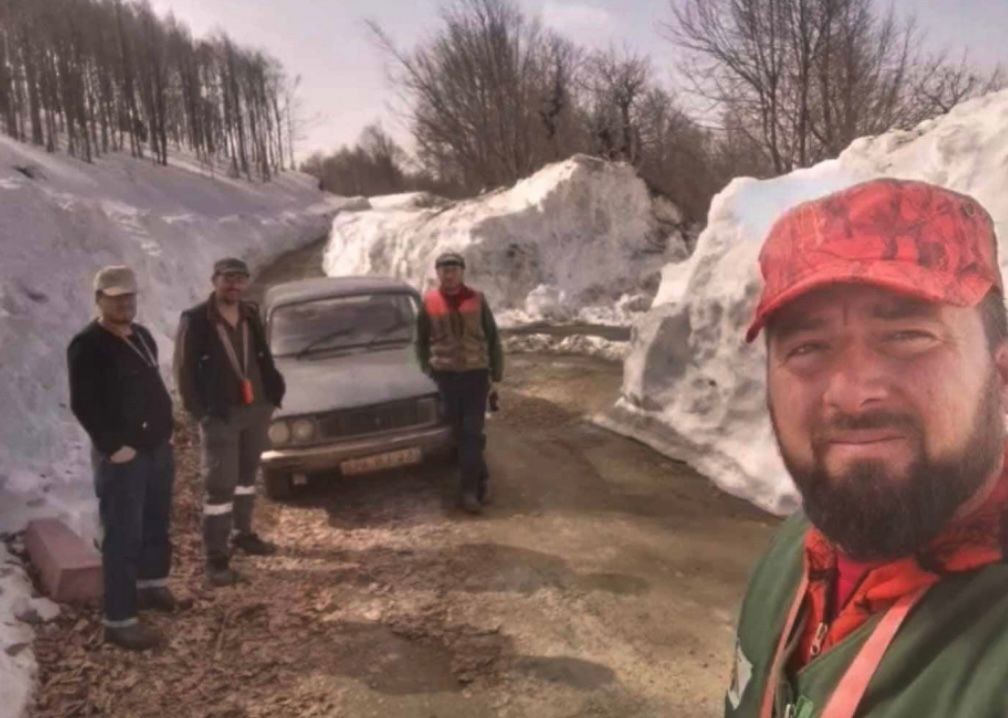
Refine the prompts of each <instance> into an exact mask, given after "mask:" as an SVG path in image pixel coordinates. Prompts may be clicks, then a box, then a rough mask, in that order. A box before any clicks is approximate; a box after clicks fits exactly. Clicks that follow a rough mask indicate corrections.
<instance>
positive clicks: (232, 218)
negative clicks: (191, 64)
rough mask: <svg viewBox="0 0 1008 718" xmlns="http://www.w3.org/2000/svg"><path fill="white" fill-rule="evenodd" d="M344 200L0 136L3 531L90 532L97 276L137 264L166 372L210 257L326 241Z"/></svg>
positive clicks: (2, 667) (5, 575) (16, 574)
mask: <svg viewBox="0 0 1008 718" xmlns="http://www.w3.org/2000/svg"><path fill="white" fill-rule="evenodd" d="M336 206H337V205H336V203H335V202H333V201H330V200H326V199H325V197H324V195H323V194H322V193H321V192H319V191H318V190H317V189H316V188H315V180H314V179H312V178H309V177H306V176H304V175H300V174H286V175H283V176H282V177H280V178H279V179H277V180H276V181H274V182H272V183H269V184H265V185H264V184H251V183H246V182H242V181H236V180H229V179H227V178H223V177H215V178H214V177H208V176H203V175H201V174H200V173H199V172H198V171H196V169H195V168H194V167H187V166H184V164H183V163H179V164H177V165H175V166H170V167H155V166H153V165H152V164H151V163H150V162H149V161H146V162H145V161H136V160H133V159H130V158H128V157H122V156H108V157H104V158H102V159H101V160H99V161H97V162H96V163H95V164H94V165H87V164H84V163H82V162H79V161H77V160H75V159H72V158H70V157H67V156H65V155H47V154H46V153H45V152H41V151H39V150H37V149H35V148H31V147H28V146H25V145H20V144H17V143H15V142H13V141H11V140H10V139H8V138H0V406H2V407H3V409H4V417H3V420H2V421H0V535H4V534H8V535H9V534H12V533H14V532H16V531H18V530H20V529H22V528H23V527H24V524H25V522H26V521H27V520H28V519H30V518H32V517H36V516H56V517H59V518H62V519H63V520H64V521H65V522H66V523H67V524H68V525H69V526H70V527H71V528H73V529H74V530H76V531H77V532H78V533H80V534H82V535H83V536H85V537H92V536H93V535H94V534H95V529H96V513H97V505H96V501H95V499H94V495H93V489H92V485H91V473H90V458H89V445H88V442H87V439H86V436H85V434H84V433H83V432H82V430H81V429H80V428H79V427H78V426H77V424H76V423H75V421H74V419H73V417H72V415H71V414H70V411H69V409H68V408H67V406H68V396H67V378H66V365H65V361H66V360H65V351H66V346H67V343H68V342H69V340H70V338H71V337H72V336H73V334H74V333H76V332H77V331H78V330H79V329H80V328H82V327H83V326H84V325H85V324H86V323H87V322H88V321H89V320H90V319H91V317H92V312H93V307H94V304H93V300H92V296H93V295H92V290H91V279H92V277H93V275H94V272H95V270H97V269H98V268H99V267H100V266H102V265H105V264H112V263H125V264H128V265H130V266H132V267H133V268H134V269H135V270H136V271H137V273H138V276H139V280H140V286H141V297H140V312H139V320H140V321H141V322H143V323H145V324H147V326H149V327H150V328H151V330H152V331H153V333H154V336H155V338H156V340H157V342H158V345H159V349H160V354H161V361H162V364H163V366H164V367H165V368H166V369H167V367H168V364H169V362H170V358H171V354H172V342H171V337H172V336H173V335H174V330H175V326H176V323H177V321H178V316H179V312H180V311H181V310H182V309H184V308H186V307H187V306H189V305H191V304H192V303H194V302H196V301H197V300H199V299H200V298H201V297H203V296H205V295H206V294H208V293H209V276H210V268H211V265H212V263H213V261H214V260H215V259H218V258H220V257H222V256H227V255H236V256H240V257H243V258H245V259H247V260H248V261H249V262H250V263H251V264H252V265H253V266H255V265H257V264H261V263H262V262H264V261H266V260H268V259H270V258H272V257H274V256H275V255H277V254H279V253H281V252H283V251H286V250H290V249H293V248H295V247H298V246H300V245H302V244H305V243H308V242H310V241H312V240H315V239H318V238H319V237H322V236H325V234H326V232H327V231H328V228H329V225H330V222H331V217H332V214H333V212H334V210H335V208H336ZM166 377H167V372H166ZM5 560H6V554H5V553H4V552H3V551H2V550H0V562H3V561H5ZM8 568H9V567H7V566H4V565H3V564H2V563H0V694H3V696H4V709H5V710H7V711H11V712H10V713H5V715H7V714H10V715H17V714H18V713H19V710H18V709H17V700H18V699H19V697H20V695H21V693H20V692H18V693H9V692H8V691H14V690H15V686H12V685H11V684H10V680H11V676H13V675H20V676H22V677H23V678H24V680H27V674H26V673H25V671H26V670H28V667H29V666H30V665H31V664H32V661H31V652H30V651H27V652H23V653H18V654H17V655H13V654H8V653H7V652H5V649H8V648H10V644H12V643H19V642H21V641H22V640H23V638H24V636H23V635H22V634H23V632H24V631H23V628H22V627H19V626H18V625H17V621H16V620H15V619H14V618H12V616H11V611H10V610H9V606H8V603H9V602H10V600H13V598H14V597H15V596H18V595H20V593H23V588H24V587H23V581H22V580H21V578H20V577H21V573H20V571H19V570H15V569H14V568H9V570H8ZM18 586H21V589H18ZM19 592H20V593H19ZM12 701H14V702H13V703H12Z"/></svg>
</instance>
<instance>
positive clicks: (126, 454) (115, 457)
mask: <svg viewBox="0 0 1008 718" xmlns="http://www.w3.org/2000/svg"><path fill="white" fill-rule="evenodd" d="M135 458H136V449H134V448H132V447H130V446H123V447H121V448H120V449H119V450H118V451H117V452H115V453H114V454H112V456H110V457H109V461H111V462H112V463H113V464H126V463H129V462H130V461H133V459H135Z"/></svg>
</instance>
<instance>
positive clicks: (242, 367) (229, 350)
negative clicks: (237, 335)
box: [217, 320, 249, 381]
mask: <svg viewBox="0 0 1008 718" xmlns="http://www.w3.org/2000/svg"><path fill="white" fill-rule="evenodd" d="M241 328H242V361H241V363H239V362H238V352H236V351H235V348H234V344H232V343H231V337H229V336H228V332H227V329H225V328H224V325H223V324H222V323H221V322H217V334H218V336H220V340H221V343H222V344H223V345H224V353H225V354H227V357H228V361H229V362H231V368H232V369H234V371H235V374H237V375H238V379H239V380H241V381H245V379H247V378H248V347H249V341H248V321H246V320H243V321H242V325H241Z"/></svg>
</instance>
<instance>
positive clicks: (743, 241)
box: [598, 92, 1008, 513]
mask: <svg viewBox="0 0 1008 718" xmlns="http://www.w3.org/2000/svg"><path fill="white" fill-rule="evenodd" d="M878 176H891V177H899V178H904V179H916V180H923V181H927V182H932V183H935V184H939V185H944V186H947V187H949V188H951V189H953V190H957V191H959V192H964V193H966V194H970V195H972V196H974V197H975V198H977V199H978V200H979V201H980V202H981V203H983V204H984V206H985V207H986V208H987V209H988V211H990V213H991V215H992V216H993V217H994V220H995V223H996V227H997V232H998V235H999V237H1000V240H999V241H1000V243H1001V245H1002V246H1001V254H1000V256H1001V261H1002V271H1006V269H1008V261H1006V260H1008V251H1006V249H1008V247H1006V244H1005V243H1006V242H1008V92H1000V93H995V94H992V95H988V96H986V97H983V98H980V99H977V100H974V101H971V102H967V103H964V104H962V105H960V106H958V107H956V108H955V109H954V110H952V112H950V113H949V114H948V115H945V116H943V117H940V118H937V119H934V120H930V121H928V122H925V123H923V124H921V125H920V126H918V127H917V128H915V129H914V130H911V131H905V132H892V133H888V134H885V135H880V136H878V137H874V138H864V139H860V140H857V141H856V142H854V143H853V144H852V145H851V146H850V147H849V148H848V149H847V150H846V151H845V152H844V153H843V154H842V155H841V156H840V157H839V158H838V159H837V160H832V161H829V162H824V163H822V164H819V165H817V166H815V167H812V168H809V169H806V170H800V171H797V172H793V173H791V174H789V175H787V176H784V177H780V178H776V179H772V180H767V181H757V180H753V179H736V180H734V181H733V182H732V183H731V184H729V185H728V187H727V188H725V190H724V191H722V192H721V193H720V194H719V195H718V196H717V197H716V198H715V199H714V202H713V203H712V205H711V209H710V214H709V217H708V225H707V229H706V230H705V231H704V232H703V234H702V235H701V236H700V238H699V240H698V244H697V248H696V250H695V252H694V253H693V255H692V256H691V257H690V259H689V260H688V261H686V262H682V263H679V264H670V265H668V266H667V267H665V269H664V271H663V274H662V282H661V287H660V288H659V291H658V294H657V296H656V297H655V300H654V305H653V307H652V309H651V311H650V312H649V313H648V314H647V315H646V317H644V318H643V319H641V321H639V322H638V323H637V325H636V326H635V328H634V332H633V335H632V337H631V351H630V355H629V357H628V358H627V361H626V363H625V369H624V381H623V396H622V398H621V399H620V401H619V402H618V404H617V405H616V407H615V408H614V410H613V411H612V412H611V413H609V414H608V415H607V416H604V417H599V418H598V421H599V423H602V424H603V425H605V426H608V427H610V428H613V429H615V430H617V431H620V432H622V433H625V434H628V435H630V436H633V437H635V438H638V439H640V440H641V441H644V442H646V443H648V444H650V445H652V446H654V447H655V448H657V449H659V450H660V451H663V452H665V453H668V454H670V455H673V456H676V457H679V458H682V459H684V460H686V461H689V462H690V463H692V464H693V465H694V466H695V467H696V468H697V469H699V470H700V471H701V472H702V473H704V474H706V475H707V476H709V477H711V479H713V480H714V481H715V482H716V483H717V484H718V485H719V486H721V487H722V488H723V489H725V490H726V491H728V492H730V493H732V494H736V495H738V496H742V497H744V498H747V499H749V500H751V501H752V502H754V503H755V504H757V505H758V506H761V507H762V508H764V509H767V510H769V511H773V512H777V513H784V512H787V511H789V510H791V509H792V508H794V507H795V506H796V505H797V499H796V493H795V490H794V488H793V486H792V484H791V480H790V478H789V477H788V475H787V472H786V471H785V469H784V466H783V464H782V462H781V460H780V457H779V455H778V453H777V448H776V442H775V440H774V438H773V433H772V431H771V427H770V423H769V419H768V416H767V412H766V409H765V398H764V360H765V355H764V349H763V345H762V343H761V342H759V341H757V342H756V343H755V344H753V345H752V346H746V345H745V344H744V342H743V334H744V331H745V327H746V326H747V324H748V322H749V319H750V317H751V313H752V311H753V308H754V307H755V303H756V296H757V293H758V291H759V288H760V286H761V280H760V278H759V275H758V270H757V263H756V260H757V255H758V253H759V249H760V245H761V243H762V241H763V238H764V235H765V234H766V232H767V231H768V230H769V228H770V225H771V223H772V222H773V220H774V219H775V218H776V217H777V215H779V214H780V213H781V212H783V211H784V210H785V209H787V208H788V207H790V206H792V205H794V204H796V203H798V202H801V201H805V200H808V199H812V198H815V197H818V196H821V195H824V194H828V193H830V192H833V191H836V190H839V189H842V188H844V187H847V186H849V185H852V184H855V183H857V182H861V181H864V180H867V179H871V178H873V177H878Z"/></svg>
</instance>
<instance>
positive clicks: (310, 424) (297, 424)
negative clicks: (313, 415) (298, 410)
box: [291, 419, 315, 443]
mask: <svg viewBox="0 0 1008 718" xmlns="http://www.w3.org/2000/svg"><path fill="white" fill-rule="evenodd" d="M291 434H293V436H294V441H297V442H300V443H304V442H306V441H311V440H312V439H314V438H315V422H314V421H312V420H311V419H296V420H295V421H294V423H293V424H292V425H291Z"/></svg>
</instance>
